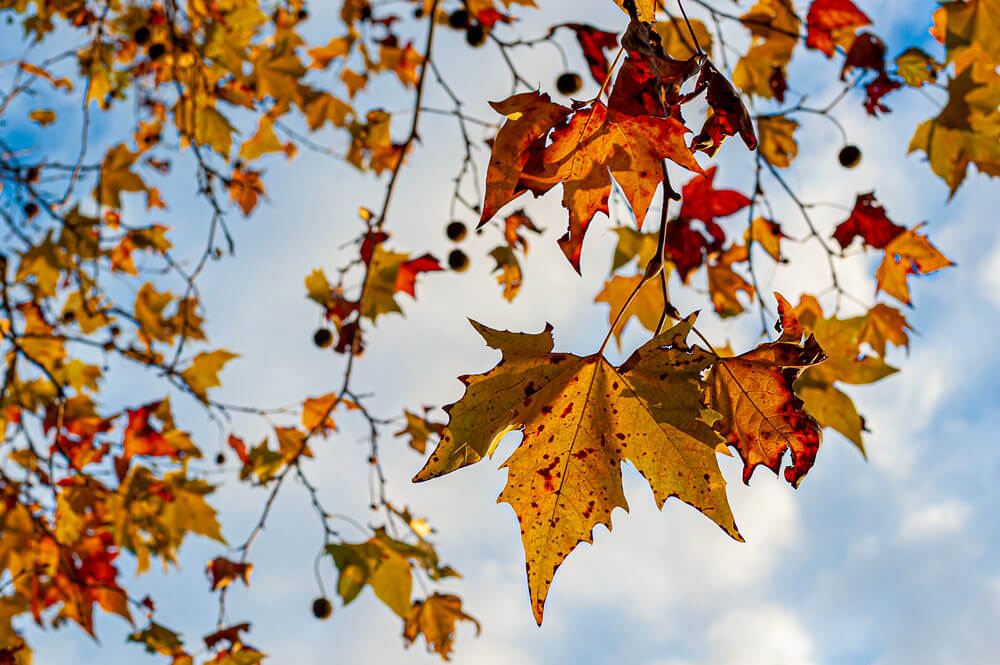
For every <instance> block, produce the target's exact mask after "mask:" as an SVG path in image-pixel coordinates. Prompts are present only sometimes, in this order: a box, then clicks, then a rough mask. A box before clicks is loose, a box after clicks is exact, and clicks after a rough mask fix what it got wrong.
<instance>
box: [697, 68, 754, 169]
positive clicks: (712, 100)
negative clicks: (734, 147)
mask: <svg viewBox="0 0 1000 665" xmlns="http://www.w3.org/2000/svg"><path fill="white" fill-rule="evenodd" d="M695 88H696V89H697V90H704V89H707V90H708V92H707V93H706V95H705V96H706V98H707V100H708V106H709V107H710V111H709V116H708V119H706V120H705V124H704V125H702V128H701V132H699V134H698V135H697V136H696V137H694V139H693V140H692V141H691V150H701V151H703V152H705V153H707V154H708V156H709V157H714V156H715V153H717V152H718V151H719V148H720V147H721V146H722V142H723V141H725V140H726V138H728V137H730V136H736V134H739V135H740V138H741V139H743V143H744V144H746V147H747V150H756V149H757V134H756V133H755V132H754V128H753V120H751V119H750V114H749V113H748V112H747V107H746V106H744V105H743V100H742V99H740V96H739V94H737V92H736V89H735V88H733V84H732V83H730V82H729V79H728V78H726V77H725V76H724V75H723V74H720V73H719V71H718V70H717V69H716V68H715V67H714V66H713V65H712V63H711V62H706V63H705V65H704V67H703V68H702V70H701V76H699V77H698V84H697V85H696V86H695Z"/></svg>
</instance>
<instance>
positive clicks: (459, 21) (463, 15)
mask: <svg viewBox="0 0 1000 665" xmlns="http://www.w3.org/2000/svg"><path fill="white" fill-rule="evenodd" d="M448 25H450V26H451V27H453V28H455V29H456V30H465V28H467V27H468V25H469V12H467V11H465V10H464V9H456V10H455V11H453V12H452V13H451V14H449V15H448Z"/></svg>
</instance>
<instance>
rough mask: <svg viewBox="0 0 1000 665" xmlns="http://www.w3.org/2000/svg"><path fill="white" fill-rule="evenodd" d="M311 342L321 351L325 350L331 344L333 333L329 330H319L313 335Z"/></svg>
mask: <svg viewBox="0 0 1000 665" xmlns="http://www.w3.org/2000/svg"><path fill="white" fill-rule="evenodd" d="M313 342H314V343H315V344H316V346H318V347H319V348H321V349H325V348H327V347H328V346H330V345H331V344H333V333H332V332H330V330H329V328H319V329H317V330H316V332H315V333H313Z"/></svg>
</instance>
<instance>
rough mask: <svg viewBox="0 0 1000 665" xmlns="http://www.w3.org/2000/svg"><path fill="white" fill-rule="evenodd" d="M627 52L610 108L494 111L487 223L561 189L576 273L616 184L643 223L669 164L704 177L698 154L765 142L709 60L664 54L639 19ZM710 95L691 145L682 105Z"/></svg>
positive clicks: (563, 242)
mask: <svg viewBox="0 0 1000 665" xmlns="http://www.w3.org/2000/svg"><path fill="white" fill-rule="evenodd" d="M622 45H623V47H624V48H625V49H626V50H627V51H628V57H627V58H626V60H625V63H624V65H623V66H622V68H621V71H620V72H619V74H618V76H617V78H616V80H615V83H614V85H613V87H612V88H611V93H610V96H609V98H608V101H607V103H606V104H605V103H604V102H603V101H602V100H601V99H600V98H597V99H593V100H591V101H589V102H586V103H581V102H577V103H574V105H573V106H572V107H567V106H563V105H561V104H557V103H554V102H553V101H551V99H550V98H549V96H548V95H547V94H544V93H538V92H528V93H521V94H518V95H514V96H513V97H510V98H508V99H506V100H504V101H502V102H496V103H493V104H492V106H493V108H494V109H495V110H496V111H497V112H498V113H501V114H502V115H504V116H506V118H507V119H506V121H505V122H504V125H503V126H502V127H501V128H500V131H499V132H498V134H497V137H496V140H495V141H494V143H493V152H492V155H491V157H490V164H489V169H488V171H487V174H486V199H485V204H484V205H483V210H482V217H481V221H480V224H484V223H486V222H488V221H489V220H490V219H492V218H493V217H494V215H496V214H497V212H499V211H500V209H501V208H502V207H503V206H504V205H506V204H507V203H509V202H510V201H512V200H514V199H515V198H517V197H518V196H520V195H521V194H523V193H525V192H531V193H532V194H534V195H535V196H540V195H542V194H544V193H545V192H547V191H549V190H550V189H552V188H553V187H555V186H556V185H557V184H560V183H561V184H562V185H563V206H564V207H565V208H566V209H567V211H569V229H568V230H567V232H566V234H565V235H564V236H563V237H562V238H560V239H559V245H560V247H561V248H562V250H563V253H564V254H565V255H566V258H567V259H569V261H570V263H571V264H572V265H573V267H574V268H575V269H576V270H577V271H579V270H580V257H581V253H582V249H583V239H584V235H585V234H586V232H587V228H588V226H589V225H590V222H591V220H592V219H593V218H594V215H596V214H597V213H599V212H602V213H605V214H607V212H608V196H609V195H610V193H611V187H612V184H611V179H612V178H614V179H615V181H616V182H617V183H618V184H619V185H620V186H621V188H622V191H623V192H624V193H625V196H626V198H627V199H628V202H629V205H630V206H631V208H632V210H633V212H634V213H635V216H636V220H637V222H638V224H639V225H640V226H641V224H642V221H643V219H645V217H646V213H647V211H648V210H649V206H650V204H651V202H652V200H653V195H654V193H655V192H656V190H657V188H658V187H659V186H660V185H661V184H662V183H664V180H665V167H664V166H663V160H664V159H669V160H671V161H673V162H674V163H676V164H679V165H680V166H683V167H684V168H686V169H688V170H690V171H693V172H695V173H703V170H702V168H701V166H699V164H698V162H697V161H696V160H695V158H694V153H695V152H696V151H698V150H703V151H705V152H708V153H709V154H714V153H715V151H716V150H718V148H719V146H720V145H721V143H722V141H723V140H724V139H725V138H726V137H727V136H733V135H735V134H740V135H741V137H742V138H743V140H744V142H745V143H746V144H747V146H748V147H749V148H750V149H753V148H755V147H756V144H757V140H756V137H755V134H754V130H753V125H752V123H751V121H750V117H749V115H748V114H747V112H746V109H745V108H744V107H743V103H742V102H741V101H740V99H739V97H738V96H737V95H736V93H735V91H734V90H733V88H732V86H731V85H730V84H729V82H728V81H727V80H726V79H725V77H724V76H722V75H721V74H719V73H718V71H716V70H715V68H714V67H713V65H712V63H711V62H710V61H708V60H707V57H706V56H705V55H704V53H701V52H696V53H695V54H694V55H692V56H691V57H690V58H689V59H688V60H683V61H682V60H676V59H674V58H672V57H670V56H669V55H667V54H666V53H665V52H664V50H663V47H662V46H661V38H660V35H659V34H658V33H657V32H656V31H655V30H654V29H653V28H652V27H651V26H650V25H648V24H645V23H642V22H639V21H636V20H635V19H633V20H632V22H631V23H630V24H629V27H628V30H626V32H625V36H624V37H623V38H622ZM696 75H697V76H698V79H697V83H696V84H695V87H694V90H693V91H692V92H690V93H687V94H681V92H680V90H681V86H682V85H684V83H685V82H686V81H688V80H689V79H691V78H692V77H694V76H696ZM609 76H610V74H609ZM605 85H606V83H605ZM602 90H603V88H602ZM703 91H704V92H706V95H707V99H708V104H709V108H710V111H709V117H708V119H707V120H706V122H705V124H704V126H703V127H702V129H701V132H700V133H699V134H698V135H697V136H696V137H694V139H693V140H692V141H691V143H690V145H688V144H687V142H686V141H685V135H686V134H687V133H689V132H690V131H691V130H689V129H688V128H687V127H686V126H685V125H684V121H683V117H682V115H681V105H682V104H683V103H685V102H687V101H689V100H690V99H692V98H693V97H694V96H695V95H698V94H700V93H701V92H703ZM667 187H668V192H669V193H672V192H670V190H669V185H667Z"/></svg>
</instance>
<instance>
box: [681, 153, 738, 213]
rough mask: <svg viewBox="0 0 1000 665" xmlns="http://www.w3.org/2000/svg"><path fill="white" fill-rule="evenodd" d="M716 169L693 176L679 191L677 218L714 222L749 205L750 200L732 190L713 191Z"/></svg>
mask: <svg viewBox="0 0 1000 665" xmlns="http://www.w3.org/2000/svg"><path fill="white" fill-rule="evenodd" d="M715 172H716V167H714V166H713V167H712V168H710V169H708V170H707V171H705V175H704V176H695V177H694V178H692V179H691V180H690V181H688V183H687V184H686V185H684V188H683V189H682V190H681V198H682V201H683V203H681V211H680V214H679V215H678V217H681V218H684V219H700V220H701V221H703V222H705V223H710V222H714V221H715V218H716V217H726V216H727V215H732V214H733V213H735V212H737V211H739V210H742V209H743V208H745V207H747V206H748V205H750V199H748V198H747V197H745V196H744V195H743V194H740V193H739V192H737V191H736V190H734V189H715V188H714V187H713V182H714V180H715Z"/></svg>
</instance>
